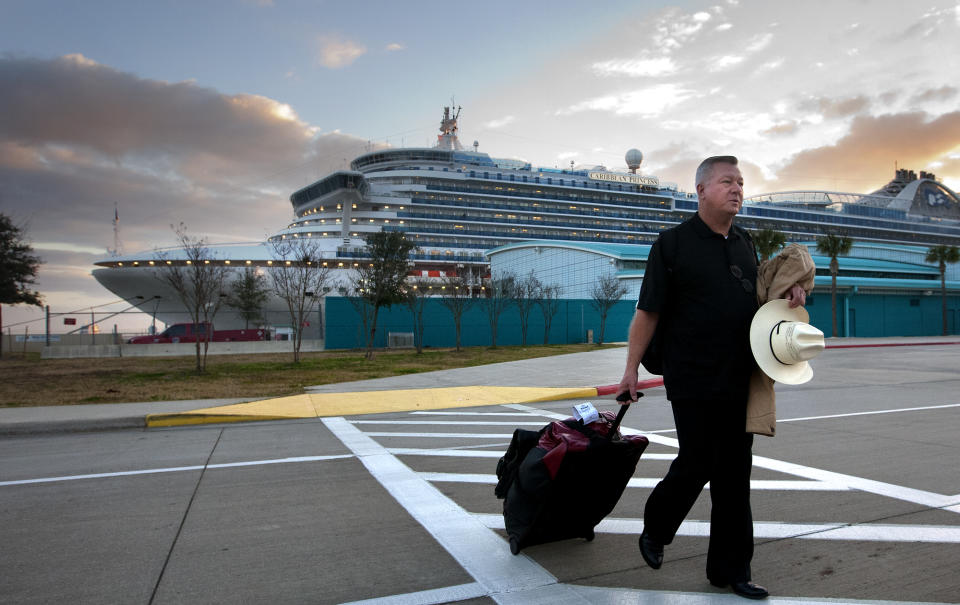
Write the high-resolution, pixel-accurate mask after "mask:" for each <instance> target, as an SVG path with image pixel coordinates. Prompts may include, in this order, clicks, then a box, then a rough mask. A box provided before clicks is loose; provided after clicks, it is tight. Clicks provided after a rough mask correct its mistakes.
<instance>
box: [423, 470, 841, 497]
mask: <svg viewBox="0 0 960 605" xmlns="http://www.w3.org/2000/svg"><path fill="white" fill-rule="evenodd" d="M420 476H421V477H423V478H424V479H426V480H427V481H437V482H445V483H487V484H490V485H496V483H497V476H496V475H485V474H479V473H473V474H471V473H420ZM659 482H660V479H659V478H642V477H634V478H632V479H630V481H628V482H627V487H645V488H652V487H656V485H657V483H659ZM709 488H710V484H709V483H707V485H706V486H705V489H709ZM750 489H757V490H777V491H812V492H845V491H849V489H850V488H848V487H846V486H844V485H840V484H836V483H827V482H824V481H776V480H773V481H769V480H765V479H754V480H752V481H750Z"/></svg>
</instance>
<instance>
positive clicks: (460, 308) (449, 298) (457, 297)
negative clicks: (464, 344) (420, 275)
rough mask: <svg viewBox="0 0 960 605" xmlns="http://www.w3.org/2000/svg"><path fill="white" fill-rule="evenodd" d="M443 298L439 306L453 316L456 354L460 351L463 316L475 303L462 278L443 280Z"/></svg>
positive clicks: (468, 287)
mask: <svg viewBox="0 0 960 605" xmlns="http://www.w3.org/2000/svg"><path fill="white" fill-rule="evenodd" d="M442 293H443V298H441V299H440V304H441V305H443V306H444V307H446V308H447V309H448V310H449V311H450V314H451V315H453V327H454V329H455V332H456V338H457V352H459V351H460V333H461V327H462V324H463V315H464V313H466V312H467V310H468V309H469V308H470V307H471V306H472V305H473V303H474V302H476V300H477V299H475V298H473V297H471V292H470V286H469V285H467V283H466V281H465V280H464V279H463V278H462V277H459V276H458V277H447V278H445V279H444V280H443V290H442Z"/></svg>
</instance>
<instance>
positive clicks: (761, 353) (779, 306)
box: [750, 298, 824, 384]
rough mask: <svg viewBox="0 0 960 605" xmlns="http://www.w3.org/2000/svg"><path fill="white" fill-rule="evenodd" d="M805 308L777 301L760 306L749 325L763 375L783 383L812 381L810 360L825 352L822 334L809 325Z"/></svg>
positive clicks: (752, 346)
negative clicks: (793, 306)
mask: <svg viewBox="0 0 960 605" xmlns="http://www.w3.org/2000/svg"><path fill="white" fill-rule="evenodd" d="M808 321H810V316H809V315H808V314H807V310H806V309H804V308H803V307H796V308H793V309H791V308H790V305H789V303H788V302H787V301H786V300H784V299H782V298H779V299H774V300H771V301H770V302H768V303H767V304H765V305H763V306H762V307H760V310H759V311H757V314H756V315H754V316H753V323H751V324H750V348H751V349H753V357H754V358H755V359H756V360H757V365H759V366H760V369H761V370H763V373H764V374H766V375H767V376H769V377H770V378H773V379H774V380H776V381H777V382H782V383H784V384H803V383H804V382H807V381H808V380H810V379H811V378H813V369H812V368H811V367H810V364H809V363H807V362H808V360H810V359H813V358H814V357H816V356H817V355H819V354H820V353H821V352H822V351H823V346H824V344H823V332H821V331H820V330H818V329H816V328H814V327H813V326H811V325H810V324H809V323H807V322H808Z"/></svg>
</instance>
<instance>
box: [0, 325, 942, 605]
mask: <svg viewBox="0 0 960 605" xmlns="http://www.w3.org/2000/svg"><path fill="white" fill-rule="evenodd" d="M911 344H912V343H911ZM583 355H587V356H588V357H582V356H583ZM622 356H623V351H622V350H616V349H614V350H605V351H598V352H596V353H590V354H578V355H574V356H566V357H568V358H569V359H564V358H550V359H552V360H553V361H545V360H534V362H535V363H534V362H531V363H529V364H524V363H523V362H516V363H519V364H522V365H519V366H516V367H514V368H513V370H514V371H512V372H504V368H494V367H492V366H488V367H487V370H482V369H474V370H473V371H474V372H475V373H473V374H469V375H466V374H465V375H463V376H462V377H460V378H457V379H456V380H460V381H461V382H462V381H467V380H469V381H471V382H470V384H481V381H483V380H486V384H502V383H504V382H509V383H513V384H516V383H518V382H522V383H524V384H528V385H533V386H536V385H537V384H539V385H540V386H554V385H557V384H564V385H569V386H573V385H575V384H581V385H589V384H605V383H612V382H616V380H617V378H618V377H619V373H620V371H621V368H622ZM958 362H960V347H958V346H954V345H915V346H892V347H868V348H849V349H828V350H827V351H826V352H825V353H824V354H823V355H822V356H821V357H820V358H818V359H817V360H815V362H814V369H815V378H814V380H813V381H812V382H810V383H808V384H806V385H802V386H799V387H786V388H779V389H778V416H779V418H780V421H779V424H778V433H777V436H776V437H773V438H765V437H757V439H756V441H755V446H754V454H755V456H754V472H753V516H754V520H755V535H756V542H757V547H756V554H755V557H754V563H753V575H754V579H755V581H757V582H758V583H760V584H763V585H764V586H766V587H767V588H768V589H770V591H771V593H772V595H773V597H772V598H771V599H770V602H774V603H792V602H803V603H810V602H821V601H822V602H837V600H839V601H841V602H877V601H894V602H940V603H944V602H957V601H958V600H960V577H958V575H957V573H956V570H957V569H960V468H958V465H957V461H958V460H960V455H958V453H960V446H958V445H957V440H956V436H957V435H958V434H960V397H958V395H957V393H960V375H958V373H957V370H956V368H957V367H958ZM484 371H485V372H486V374H482V372H484ZM454 372H455V371H454ZM455 375H456V374H448V375H446V376H430V375H427V374H424V375H419V376H407V377H403V379H402V380H403V381H406V382H402V381H400V380H399V379H398V380H394V381H392V382H391V381H384V382H380V383H376V381H373V382H374V383H372V384H370V385H366V386H367V389H366V390H371V389H376V388H382V387H386V386H389V387H390V388H402V387H403V386H404V385H406V386H408V387H410V388H413V387H418V388H426V387H430V386H440V385H448V384H450V383H451V381H453V378H451V376H455ZM546 375H550V376H552V377H553V378H552V379H550V380H548V379H547V378H546ZM557 376H560V377H562V378H560V379H558V378H556V377H557ZM505 377H510V378H505ZM518 377H522V378H518ZM418 381H419V382H418ZM537 381H539V383H538V382H537ZM357 386H358V385H349V386H344V387H343V388H344V389H348V388H349V389H356V388H357ZM327 390H328V391H330V390H335V389H332V388H331V389H327ZM578 401H582V400H567V401H556V402H541V403H506V404H502V405H489V406H482V407H467V408H464V407H454V406H452V407H450V408H447V409H442V408H441V409H433V410H414V411H401V412H391V413H381V414H357V415H338V416H329V417H323V418H313V419H299V420H283V421H273V422H256V423H248V424H221V425H203V426H186V427H172V428H164V429H147V430H132V429H128V430H105V431H96V430H93V431H84V432H61V433H42V432H40V433H35V434H17V435H8V436H5V437H2V438H0V460H2V465H0V515H2V519H0V543H2V544H3V548H2V549H0V601H2V602H5V603H7V602H9V603H49V602H91V603H226V602H230V603H237V602H245V603H261V602H271V603H344V602H356V601H364V600H369V599H373V600H375V601H374V602H381V603H446V602H466V603H494V602H496V603H558V602H559V603H568V602H569V603H645V602H650V603H711V602H718V603H719V602H725V603H731V602H742V600H741V599H740V598H739V597H736V596H733V595H732V594H730V593H729V592H727V591H724V590H720V589H716V588H713V587H711V586H710V585H709V583H708V582H707V581H706V578H705V575H704V564H705V558H706V550H707V538H706V535H707V531H708V520H709V495H708V494H707V493H706V492H705V493H704V494H703V495H702V496H701V499H700V500H699V501H698V503H697V505H696V506H695V507H694V509H693V510H692V511H691V513H690V515H689V516H688V518H687V519H688V520H687V522H686V523H685V524H684V525H683V526H682V527H681V530H680V535H679V536H678V538H677V539H676V540H675V541H674V543H673V544H672V545H670V546H668V547H667V551H666V560H665V563H664V565H663V568H662V569H660V570H658V571H654V570H652V569H650V568H648V567H647V566H646V565H645V564H644V563H643V560H642V559H641V558H640V555H639V552H638V550H637V537H638V536H639V534H640V531H641V528H642V519H641V516H642V510H643V503H644V501H645V498H646V495H647V494H648V493H649V491H650V489H651V488H652V487H653V486H654V485H655V484H656V482H657V481H658V480H659V478H660V477H662V476H663V474H664V473H665V472H666V469H667V466H668V465H669V463H670V460H671V459H672V457H673V455H674V453H675V451H676V449H675V447H676V442H675V440H674V435H673V431H672V428H673V427H672V417H671V414H670V410H669V405H668V404H667V402H666V400H665V399H664V393H663V390H662V389H661V388H657V389H652V390H650V391H648V393H647V396H646V397H645V398H644V399H643V400H641V402H640V403H638V404H635V405H634V406H633V407H632V408H631V410H630V411H629V413H628V414H627V416H626V418H625V420H624V431H625V432H640V433H643V434H645V435H646V436H647V437H648V438H649V439H650V442H651V445H650V447H649V448H648V449H647V452H646V453H645V454H644V456H643V458H642V459H641V462H640V465H639V466H638V468H637V471H636V473H635V475H634V478H633V479H632V480H631V483H630V486H629V487H628V489H627V490H626V492H625V494H624V496H623V498H622V499H621V501H620V503H619V505H618V506H617V508H616V509H615V510H614V512H613V513H612V514H611V515H610V516H609V517H608V518H607V519H606V520H605V521H604V522H603V523H601V524H600V526H598V528H597V537H596V539H595V540H594V541H592V542H586V541H584V540H569V541H564V542H558V543H553V544H546V545H541V546H535V547H531V548H529V549H526V550H524V551H523V553H522V554H520V555H519V556H514V555H511V554H510V550H509V547H508V545H507V542H506V540H505V535H504V532H503V530H502V526H503V525H502V524H503V520H502V516H501V515H500V511H501V502H500V501H499V500H497V499H496V498H495V497H494V495H493V486H494V484H495V482H496V478H495V474H494V471H495V468H496V462H497V459H498V458H499V456H500V455H502V453H503V451H504V450H505V449H506V446H507V444H508V442H509V440H510V435H511V433H512V431H513V429H514V428H517V427H524V428H537V427H539V426H542V425H543V424H544V423H546V422H549V421H551V420H554V419H559V418H564V417H567V416H569V413H570V407H571V406H572V405H573V404H574V403H577V402H578ZM593 401H594V403H595V404H597V405H598V407H601V408H603V409H614V405H615V404H614V403H613V402H612V401H610V400H609V399H607V400H599V399H597V400H593ZM2 422H3V415H0V424H2ZM798 600H800V601H798Z"/></svg>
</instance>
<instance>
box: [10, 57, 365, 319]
mask: <svg viewBox="0 0 960 605" xmlns="http://www.w3.org/2000/svg"><path fill="white" fill-rule="evenodd" d="M0 91H2V92H0V183H2V186H0V210H2V211H3V212H4V213H5V214H8V215H10V216H12V217H14V219H15V220H17V221H27V222H29V224H30V231H29V237H30V239H31V240H32V241H34V242H43V243H68V244H72V245H74V246H80V247H82V248H83V249H88V250H95V249H101V250H104V252H105V251H106V248H107V247H112V246H113V227H112V219H113V217H114V209H115V208H118V210H119V214H120V242H119V243H120V245H121V246H122V248H123V250H124V251H126V252H135V251H137V250H144V249H152V248H154V247H157V246H167V245H172V244H173V243H174V241H175V240H174V237H173V233H172V231H171V229H170V225H171V224H172V223H179V222H181V221H183V222H184V223H186V224H187V226H188V228H189V230H190V233H191V234H193V235H195V236H201V237H206V238H207V239H208V240H209V241H210V242H220V241H226V240H233V241H236V240H241V241H255V240H262V239H263V237H264V236H265V235H267V234H268V233H272V232H274V231H276V230H277V229H280V228H282V227H284V226H285V225H286V224H287V223H288V222H289V220H290V219H291V217H292V215H293V212H292V207H291V205H290V202H289V196H290V194H291V193H292V192H293V191H295V190H297V189H299V188H301V187H304V186H305V185H308V184H310V183H311V182H313V181H314V180H316V179H318V178H320V177H321V176H324V175H326V174H328V173H329V172H330V171H332V170H336V169H342V168H346V167H347V162H348V161H349V160H350V159H352V158H354V157H356V156H357V155H359V154H360V153H362V152H364V151H366V150H367V145H368V144H367V141H365V140H361V139H358V138H357V137H352V136H349V135H345V134H340V133H336V132H334V133H324V134H317V132H316V131H315V129H313V128H311V127H310V126H309V125H308V124H305V123H303V122H302V121H300V120H299V119H298V118H297V117H296V115H295V114H294V112H293V111H292V110H291V108H289V107H287V106H286V105H283V104H282V103H279V102H277V101H274V100H272V99H268V98H265V97H258V96H253V95H223V94H220V93H218V92H217V91H215V90H211V89H208V88H203V87H200V86H198V85H196V84H193V83H190V82H180V83H173V84H171V83H166V82H160V81H156V80H147V79H142V78H139V77H136V76H134V75H131V74H127V73H123V72H120V71H117V70H115V69H112V68H110V67H107V66H103V65H99V64H97V63H94V62H92V61H90V60H88V59H85V58H83V57H80V56H69V57H62V58H59V59H53V60H41V59H31V58H11V57H0ZM41 253H42V255H43V256H44V257H45V260H47V259H46V257H47V256H50V259H49V260H47V264H45V265H44V266H42V267H41V269H40V274H39V279H40V283H41V285H42V286H43V291H44V293H45V295H46V296H47V299H48V301H50V302H51V304H53V305H59V304H61V301H63V304H69V301H70V300H72V299H73V298H74V297H75V295H74V293H75V292H76V290H77V289H78V288H80V287H82V284H83V282H84V281H86V289H87V291H88V292H93V293H95V292H100V293H101V294H102V295H103V296H104V297H110V296H112V295H111V294H110V293H108V292H107V291H106V290H103V289H102V288H101V287H100V286H99V285H97V284H96V283H95V282H94V281H93V279H92V278H91V277H89V271H90V270H91V269H92V264H91V263H92V261H93V260H94V258H95V257H96V256H97V255H94V254H65V253H62V252H57V251H42V252H41ZM84 276H86V277H84ZM58 293H59V294H58Z"/></svg>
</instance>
